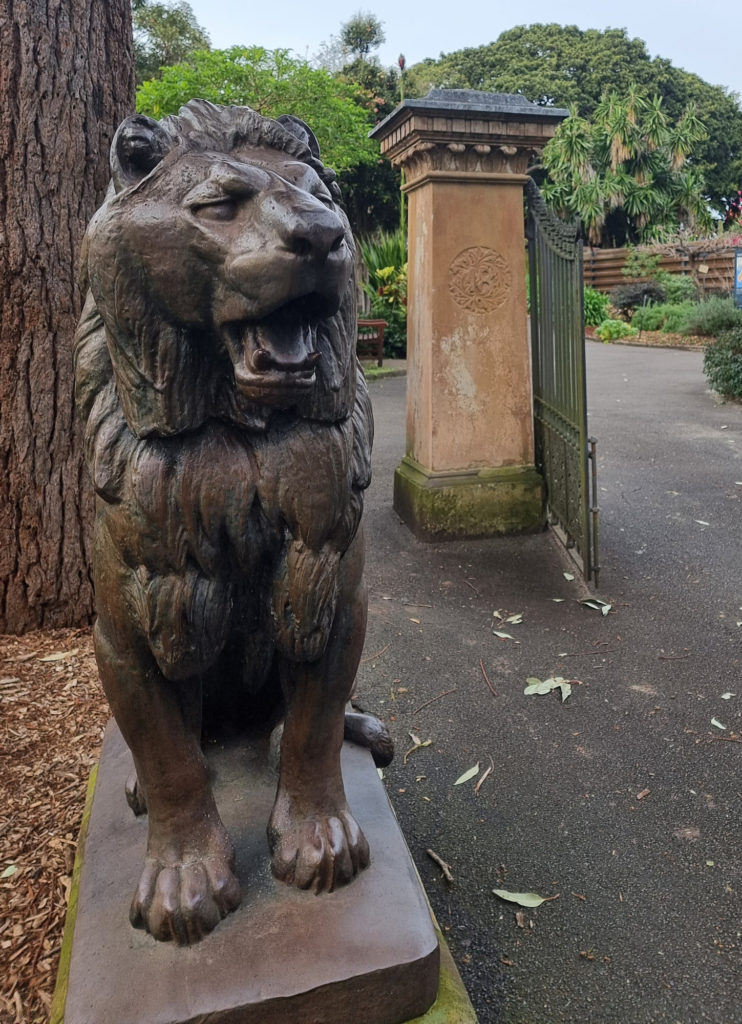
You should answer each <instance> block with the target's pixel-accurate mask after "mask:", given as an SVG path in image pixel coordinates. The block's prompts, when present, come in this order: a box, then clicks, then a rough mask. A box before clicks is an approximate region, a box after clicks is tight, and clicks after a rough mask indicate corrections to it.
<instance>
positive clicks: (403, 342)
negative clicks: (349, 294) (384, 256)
mask: <svg viewBox="0 0 742 1024" xmlns="http://www.w3.org/2000/svg"><path fill="white" fill-rule="evenodd" d="M376 280H377V282H378V284H377V289H376V292H373V291H372V290H371V288H370V287H368V288H367V289H366V290H367V292H368V294H369V295H370V296H371V316H372V318H373V319H374V320H386V322H387V325H388V326H387V327H386V328H385V330H384V355H385V356H388V357H389V358H391V359H404V358H405V357H406V355H407V264H406V263H405V264H404V265H403V266H401V267H380V268H379V269H378V270H377V271H376Z"/></svg>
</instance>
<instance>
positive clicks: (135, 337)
mask: <svg viewBox="0 0 742 1024" xmlns="http://www.w3.org/2000/svg"><path fill="white" fill-rule="evenodd" d="M160 128H161V131H162V139H161V144H162V149H163V154H164V155H163V157H162V159H161V160H160V161H159V163H158V164H157V165H156V167H155V168H154V169H153V170H152V171H151V172H150V174H151V175H152V176H155V175H157V176H160V175H167V174H169V173H170V172H171V170H172V168H173V167H174V166H175V165H176V164H177V161H178V159H179V158H180V157H181V156H182V155H183V154H184V153H186V152H193V151H199V152H211V151H214V152H216V153H219V154H229V153H231V152H232V151H233V150H234V149H235V148H236V147H239V146H240V145H241V144H244V143H247V144H249V145H251V146H270V147H271V148H273V149H276V150H279V151H281V152H285V153H287V154H288V155H290V156H291V157H292V158H293V159H298V160H302V161H304V162H306V163H308V164H310V165H311V166H312V167H314V168H315V170H316V171H317V172H318V174H320V176H321V177H322V179H323V181H324V182H325V184H326V185H327V186H328V188H329V189H330V191H331V194H332V196H333V199H334V200H335V202H337V201H338V199H339V192H338V189H337V185H336V183H335V180H334V174H333V172H332V171H330V170H329V169H327V168H325V167H324V166H323V165H322V163H321V161H320V160H319V156H318V153H316V152H314V151H313V148H312V146H311V144H309V143H307V142H304V141H302V140H301V139H300V138H297V137H296V136H295V135H294V134H292V133H291V132H290V131H288V130H286V129H285V128H284V127H283V126H282V125H281V124H279V123H278V122H276V121H271V120H269V119H267V118H264V117H261V116H260V115H258V114H257V113H255V112H254V111H252V110H250V109H249V108H234V107H231V108H219V107H215V106H213V105H212V104H208V103H205V102H203V101H192V102H191V103H189V104H188V105H187V106H186V107H184V108H182V109H181V111H180V113H179V114H178V116H177V117H169V118H166V119H165V120H164V121H162V122H160ZM137 189H138V186H136V185H135V186H133V187H130V188H123V189H120V190H119V191H114V189H113V188H112V189H111V190H110V191H109V195H108V196H107V198H106V201H105V202H104V204H103V206H102V207H101V209H100V210H99V211H98V213H97V214H96V216H95V218H94V219H93V221H92V222H91V225H90V227H89V229H88V235H87V236H86V245H85V248H84V254H83V281H84V283H85V285H86V286H88V287H89V289H90V290H89V292H88V297H87V301H86V304H85V309H84V311H83V316H82V319H81V321H80V325H79V327H78V332H77V336H76V347H75V369H76V398H77V404H78V408H79V411H80V412H81V414H82V416H83V417H84V419H85V421H86V431H85V453H86V460H87V462H88V465H89V468H90V471H91V473H92V476H93V481H94V485H95V489H96V492H97V494H98V496H99V517H98V527H97V530H98V540H97V544H96V547H97V549H98V550H99V551H100V550H101V548H102V547H105V546H106V545H111V544H112V545H114V547H115V548H116V551H117V558H119V559H120V561H121V563H122V564H123V565H124V566H125V572H124V573H123V575H124V577H125V584H124V585H125V587H126V590H127V594H126V601H127V605H128V607H129V609H130V614H131V616H132V617H133V618H135V619H136V620H137V621H138V622H139V623H140V624H141V628H142V629H143V631H144V633H145V634H146V636H147V638H148V641H149V644H150V647H151V649H152V651H153V653H154V655H155V658H156V660H157V662H158V664H159V666H160V668H161V670H162V671H163V673H164V674H165V675H166V676H168V677H170V678H182V677H184V676H186V675H189V674H191V673H193V672H197V671H201V670H203V669H204V668H206V667H208V665H209V664H213V663H214V662H215V661H216V659H217V658H218V657H219V655H220V653H221V652H222V651H223V649H224V647H225V644H227V642H228V640H229V639H230V636H233V634H234V631H235V629H238V631H239V632H240V634H241V637H242V642H243V644H244V645H245V647H246V648H249V649H250V650H251V652H252V655H253V663H254V664H258V663H260V662H261V661H262V662H263V663H264V664H265V665H266V666H267V664H268V663H269V660H270V656H271V655H270V649H274V650H275V649H278V650H280V651H282V652H283V653H285V654H286V655H287V656H289V657H292V658H294V659H296V660H312V659H316V658H317V657H319V656H320V655H321V653H322V651H323V650H324V646H325V644H326V642H327V637H328V635H329V629H330V626H331V624H332V619H333V615H334V609H335V600H336V589H337V582H336V581H337V565H338V562H339V559H340V558H341V557H342V555H343V553H344V552H345V551H346V550H347V548H348V547H349V545H350V543H351V542H352V540H353V537H354V535H355V533H356V531H357V529H358V524H359V521H360V517H361V512H362V506H363V490H364V489H365V488H366V487H367V486H368V484H369V481H370V450H371V441H372V430H373V427H372V415H371V409H370V403H369V399H368V393H367V390H366V386H365V381H364V378H363V375H362V373H360V371H359V368H358V366H357V360H356V359H355V330H356V307H355V284H354V281H353V280H352V279H351V281H350V283H349V284H348V286H347V289H346V291H345V295H344V298H343V301H342V304H341V307H340V309H339V311H338V313H337V314H336V315H335V316H333V317H330V318H328V319H327V320H325V321H324V322H322V323H321V324H320V325H319V328H318V331H317V348H318V350H319V351H320V353H321V359H320V361H319V364H318V366H317V370H316V377H317V379H316V384H315V386H314V387H313V388H312V390H311V392H309V393H308V394H306V395H299V396H298V397H297V401H296V404H295V406H294V407H293V408H292V409H290V410H280V411H275V410H268V409H265V408H263V407H262V406H261V405H260V403H258V402H256V401H255V400H248V399H246V398H244V396H241V395H240V394H239V393H238V392H237V390H236V388H235V383H234V377H233V372H232V367H231V364H230V362H229V359H228V356H227V355H226V353H225V352H224V351H223V348H222V347H220V346H218V345H217V344H216V343H215V341H214V339H213V338H207V339H205V338H204V337H203V333H202V332H201V333H199V332H196V331H193V332H189V331H187V330H184V329H183V328H182V327H178V326H176V325H174V324H173V323H172V322H168V320H167V318H166V317H165V316H164V315H163V312H162V309H161V308H160V307H159V306H158V305H157V303H156V302H154V301H153V299H152V294H151V292H150V291H149V290H148V287H147V280H146V273H145V276H144V277H143V273H142V269H141V267H138V266H135V265H134V264H133V262H132V261H131V260H130V259H129V258H128V252H127V245H126V241H127V240H126V237H125V236H122V235H121V234H120V233H119V232H118V229H116V230H114V229H112V228H111V224H112V223H113V224H114V225H115V217H113V216H111V215H112V214H113V213H114V212H115V210H116V208H117V207H118V206H119V205H120V204H124V203H127V202H128V203H136V202H137V201H138V195H137ZM343 216H344V215H343ZM345 223H346V226H347V221H346V222H345ZM101 239H102V241H101ZM346 240H347V241H348V244H349V245H350V246H351V247H352V245H353V242H352V235H351V233H350V230H349V229H347V231H346ZM93 241H94V242H95V246H93V245H92V244H91V243H92V242H93ZM157 245H158V239H157V237H153V239H152V246H153V257H154V258H156V248H157ZM92 248H95V250H96V258H95V260H90V258H89V255H90V252H91V249H92ZM101 254H102V255H103V256H104V257H105V258H104V259H101ZM318 453H321V454H318ZM308 466H309V467H311V469H310V472H307V467H308ZM297 481H301V484H300V485H299V484H298V482H297ZM307 482H310V484H311V488H312V494H313V495H314V498H313V499H312V500H309V501H308V500H307V495H306V494H298V493H297V488H298V487H302V488H305V487H306V485H307ZM97 557H100V556H99V555H98V556H97ZM266 620H267V621H266ZM174 624H175V625H176V626H177V628H173V627H174ZM266 629H267V631H268V634H269V637H268V641H267V646H266V642H264V641H262V640H261V639H260V637H261V631H263V632H265V630H266Z"/></svg>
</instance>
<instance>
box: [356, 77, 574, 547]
mask: <svg viewBox="0 0 742 1024" xmlns="http://www.w3.org/2000/svg"><path fill="white" fill-rule="evenodd" d="M566 116H567V111H566V110H558V109H554V108H548V107H538V106H536V105H535V104H532V103H529V102H528V101H527V100H525V99H524V98H523V97H522V96H510V95H503V94H494V93H480V92H474V91H470V90H458V89H452V90H445V89H433V90H431V92H430V93H429V94H428V96H426V97H425V98H423V99H412V100H405V101H404V103H402V104H401V105H400V106H399V107H397V109H396V110H395V111H393V112H392V113H391V114H390V115H389V117H387V118H386V120H384V121H382V122H381V124H379V125H378V126H377V127H376V128H375V129H374V131H373V132H372V135H373V136H374V137H375V138H378V139H379V141H380V143H381V149H382V153H384V154H386V155H387V156H388V157H389V158H390V159H391V161H392V163H393V164H395V165H396V166H399V167H403V168H404V171H405V178H406V184H405V191H406V193H407V196H408V202H409V205H408V219H409V265H408V274H409V282H408V320H407V454H406V456H405V458H404V460H403V461H402V464H401V465H400V467H399V469H398V470H397V473H396V478H395V490H394V504H395V508H396V510H397V511H398V513H399V514H400V515H401V516H402V518H403V519H404V520H405V521H406V522H407V523H408V525H409V526H410V527H411V528H412V529H413V531H414V532H415V533H417V534H418V535H419V536H422V537H425V538H428V539H436V538H444V537H455V536H486V535H490V534H497V533H510V532H517V531H522V530H533V529H537V528H538V527H540V526H541V525H542V522H543V489H542V483H541V479H540V477H539V475H538V474H537V472H536V470H535V468H534V465H533V414H532V397H531V372H530V355H529V347H528V330H527V320H526V257H525V240H524V212H523V185H524V184H525V182H526V181H527V177H526V174H525V171H526V168H527V166H528V164H529V160H530V159H531V157H532V154H533V153H534V152H535V151H538V150H539V149H541V148H543V146H544V145H545V144H546V142H547V141H548V140H549V139H550V138H551V137H552V136H553V134H554V131H555V130H556V126H557V125H558V124H559V122H560V121H561V120H563V119H564V117H566Z"/></svg>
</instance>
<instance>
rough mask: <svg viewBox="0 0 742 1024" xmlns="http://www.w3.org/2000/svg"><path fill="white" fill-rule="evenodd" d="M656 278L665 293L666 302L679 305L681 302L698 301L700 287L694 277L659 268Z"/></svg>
mask: <svg viewBox="0 0 742 1024" xmlns="http://www.w3.org/2000/svg"><path fill="white" fill-rule="evenodd" d="M654 280H655V281H656V282H657V284H658V285H659V286H660V288H661V289H662V291H663V292H664V293H665V302H666V303H668V304H669V305H671V306H677V305H678V304H679V303H681V302H697V301H698V289H697V288H696V286H695V284H694V282H693V278H692V277H686V276H685V275H683V274H670V273H668V271H667V270H658V271H657V272H656V273H655V275H654Z"/></svg>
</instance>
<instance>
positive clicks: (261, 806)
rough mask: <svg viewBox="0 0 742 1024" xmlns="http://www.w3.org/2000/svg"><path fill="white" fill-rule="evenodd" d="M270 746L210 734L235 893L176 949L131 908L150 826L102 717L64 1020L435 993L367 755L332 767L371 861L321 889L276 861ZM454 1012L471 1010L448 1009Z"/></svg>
mask: <svg viewBox="0 0 742 1024" xmlns="http://www.w3.org/2000/svg"><path fill="white" fill-rule="evenodd" d="M266 748H267V743H266V742H265V740H262V741H261V740H258V741H249V742H247V743H244V742H243V741H240V742H237V743H227V744H224V745H222V744H206V748H205V749H206V752H207V760H208V764H209V768H210V772H211V777H212V779H213V785H212V788H213V792H214V795H215V798H216V802H217V804H218V807H219V813H220V815H221V818H222V820H223V822H224V824H225V826H226V828H227V829H228V830H229V833H230V836H231V837H232V840H233V842H234V846H235V851H236V862H237V868H236V874H237V878H238V881H239V884H240V885H241V887H242V893H243V900H242V905H241V906H240V907H239V908H238V909H237V911H236V912H235V913H234V914H231V915H230V916H229V917H228V918H227V920H225V921H223V922H222V924H221V925H220V926H219V927H218V928H217V929H216V930H215V931H214V932H213V933H212V934H210V935H208V936H206V937H205V938H204V940H203V941H202V942H200V943H198V944H196V945H194V946H192V947H190V948H188V949H183V948H179V947H177V946H175V945H174V944H173V943H163V942H156V941H155V940H154V939H153V938H152V937H151V936H149V935H146V934H145V933H144V932H141V931H134V930H133V929H132V928H131V927H130V926H129V924H128V921H127V920H126V906H127V904H128V902H129V899H130V890H131V885H132V884H133V881H134V879H136V876H137V874H138V872H139V870H140V864H141V859H142V856H143V854H144V851H145V847H146V843H147V826H146V822H144V821H143V820H142V819H141V818H135V817H134V815H132V814H131V813H130V811H129V808H128V807H127V806H126V802H125V799H124V793H123V791H122V788H121V778H122V777H124V776H125V775H126V773H127V772H128V771H129V770H130V767H131V755H130V753H129V751H128V750H127V748H126V746H125V744H124V742H123V740H122V739H121V735H120V733H119V732H118V729H116V727H115V726H113V725H112V726H110V727H109V729H108V731H107V734H106V739H105V742H104V747H103V754H102V757H101V762H100V767H99V770H98V779H97V782H96V788H95V794H94V797H93V802H92V809H91V814H90V823H89V828H88V831H87V837H86V839H85V842H84V845H83V846H82V848H81V859H82V870H81V871H80V885H79V892H78V894H77V917H76V922H75V925H74V936H73V939H72V943H71V956H70V964H69V975H68V979H67V981H66V988H67V991H66V998H65V1001H64V1016H63V1020H64V1024H204V1022H206V1021H208V1022H209V1024H288V1022H290V1024H318V1022H320V1021H321V1022H322V1024H351V1022H352V1024H400V1022H402V1021H408V1020H410V1019H411V1018H416V1017H417V1016H418V1015H419V1014H422V1013H424V1012H425V1010H427V1008H428V1007H429V1006H430V1005H431V1003H433V1001H434V999H435V997H436V991H437V990H438V989H439V950H438V942H437V938H436V933H435V929H434V927H433V923H432V921H431V917H430V914H429V911H428V907H427V902H426V899H425V895H424V893H423V891H422V889H421V887H420V884H419V881H418V879H417V874H416V872H415V867H414V865H413V863H412V860H411V858H410V855H409V853H408V852H407V849H406V846H405V842H404V839H403V837H402V834H401V832H400V830H399V826H398V824H397V821H396V819H395V817H394V814H393V812H392V809H391V807H390V806H389V801H388V800H387V797H386V792H385V790H384V786H383V784H382V783H381V781H380V780H379V779H378V777H377V775H376V769H375V767H374V765H373V762H372V760H371V757H370V756H369V754H368V752H367V751H366V750H362V749H360V748H359V747H358V746H357V745H354V744H351V743H346V744H344V746H343V751H342V768H343V775H344V779H345V785H346V788H347V794H348V800H349V803H350V806H351V807H352V810H353V813H354V815H356V816H357V817H358V820H359V821H361V822H362V823H363V827H364V831H365V832H366V834H367V836H368V840H369V843H370V845H371V848H372V850H373V859H372V862H371V865H370V867H369V869H368V870H367V871H364V872H363V873H362V874H361V876H360V877H359V878H358V879H357V881H356V882H355V883H354V884H353V885H352V886H346V887H343V888H341V889H338V890H337V891H336V892H333V893H331V894H329V895H325V896H324V897H322V898H317V897H315V896H314V895H313V894H312V893H311V892H302V891H300V890H298V889H296V887H292V886H286V885H282V884H281V883H280V882H278V881H277V880H276V879H275V878H274V877H273V875H272V873H271V870H270V866H269V863H268V859H267V857H266V855H265V821H266V819H267V817H268V815H269V814H270V810H271V806H272V803H273V800H274V795H275V777H274V773H273V770H272V768H271V767H270V764H269V757H268V755H267V749H266ZM112 865H116V866H117V870H116V871H113V872H112V871H111V866H112ZM454 975H455V970H454ZM62 984H65V982H64V981H63V982H62ZM459 998H462V997H459ZM463 999H464V1000H465V996H463ZM449 1001H450V996H447V997H446V998H445V999H443V1000H442V1002H443V1003H444V1004H447V1003H448V1002H449ZM459 1019H461V1020H467V1021H468V1020H469V1019H470V1018H469V1016H468V1015H467V1016H464V1017H461V1018H458V1017H453V1018H448V1017H446V1016H444V1017H443V1018H442V1020H444V1021H448V1020H451V1022H453V1021H454V1020H455V1021H456V1022H457V1024H458V1021H459Z"/></svg>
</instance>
